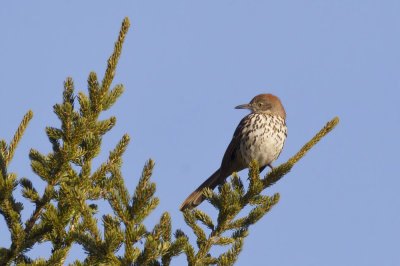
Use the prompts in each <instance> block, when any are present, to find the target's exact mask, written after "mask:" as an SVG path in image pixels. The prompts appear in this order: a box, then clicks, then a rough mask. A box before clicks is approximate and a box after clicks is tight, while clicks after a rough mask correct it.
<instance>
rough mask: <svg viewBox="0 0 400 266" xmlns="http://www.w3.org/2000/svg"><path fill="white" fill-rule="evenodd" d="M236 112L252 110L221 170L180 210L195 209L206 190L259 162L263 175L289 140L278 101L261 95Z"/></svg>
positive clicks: (184, 203) (224, 159)
mask: <svg viewBox="0 0 400 266" xmlns="http://www.w3.org/2000/svg"><path fill="white" fill-rule="evenodd" d="M235 109H249V110H250V111H251V113H250V114H248V115H247V116H245V117H244V118H243V119H242V120H241V121H240V123H239V125H238V126H237V128H236V130H235V132H234V134H233V137H232V140H231V142H230V143H229V145H228V148H227V149H226V151H225V154H224V157H223V159H222V162H221V166H220V168H219V169H218V170H217V171H215V173H214V174H212V175H211V176H210V177H209V178H208V179H207V180H206V181H204V182H203V183H202V184H201V185H200V186H199V187H198V188H197V189H196V190H195V191H193V192H192V193H191V194H190V195H189V196H188V197H187V198H186V200H185V201H184V202H183V203H182V205H181V206H180V208H179V209H180V210H181V211H184V210H185V209H192V208H194V207H197V206H198V205H199V204H200V203H202V202H203V200H204V199H205V197H204V196H203V192H202V191H203V189H204V188H206V187H208V188H210V189H214V188H215V187H217V186H218V185H221V184H223V183H224V182H225V180H226V178H227V177H228V176H230V175H231V174H232V173H233V172H239V171H241V170H243V169H245V168H248V167H249V165H250V163H251V162H252V161H253V160H257V161H258V164H259V166H260V172H262V171H263V170H264V169H265V167H267V166H269V167H270V168H271V169H273V166H272V165H271V163H272V162H274V161H275V160H276V159H277V158H278V156H279V155H280V153H281V151H282V149H283V146H284V144H285V141H286V137H287V127H286V122H285V121H286V112H285V109H284V108H283V105H282V103H281V101H280V99H279V98H278V97H276V96H275V95H273V94H269V93H267V94H259V95H257V96H255V97H254V98H253V99H252V100H251V101H250V103H248V104H242V105H239V106H236V107H235Z"/></svg>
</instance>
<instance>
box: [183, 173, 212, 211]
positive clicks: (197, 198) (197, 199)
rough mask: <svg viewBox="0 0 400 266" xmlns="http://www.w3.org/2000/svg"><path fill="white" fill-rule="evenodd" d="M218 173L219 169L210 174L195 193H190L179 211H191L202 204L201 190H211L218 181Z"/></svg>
mask: <svg viewBox="0 0 400 266" xmlns="http://www.w3.org/2000/svg"><path fill="white" fill-rule="evenodd" d="M219 173H220V171H219V169H218V170H217V171H215V173H214V174H212V175H211V176H210V177H209V178H208V179H207V180H206V181H204V182H203V184H201V185H200V186H199V187H198V188H197V189H196V190H195V191H193V192H192V194H190V195H189V197H187V199H185V201H184V202H183V203H182V205H181V207H180V208H179V209H180V210H181V211H184V210H185V209H188V208H189V209H192V208H194V207H196V206H198V205H199V204H200V203H202V202H203V200H204V196H203V188H206V187H208V188H211V189H214V188H215V187H216V186H217V185H218V184H219V180H220V174H219Z"/></svg>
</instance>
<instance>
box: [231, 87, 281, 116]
mask: <svg viewBox="0 0 400 266" xmlns="http://www.w3.org/2000/svg"><path fill="white" fill-rule="evenodd" d="M235 108H236V109H249V110H250V111H251V112H252V113H269V114H273V115H278V116H280V117H282V118H283V119H286V112H285V109H284V108H283V105H282V103H281V101H280V100H279V98H278V97H276V96H275V95H272V94H269V93H267V94H260V95H257V96H256V97H254V98H253V99H252V100H251V101H250V103H248V104H242V105H239V106H236V107H235Z"/></svg>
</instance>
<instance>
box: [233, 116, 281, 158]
mask: <svg viewBox="0 0 400 266" xmlns="http://www.w3.org/2000/svg"><path fill="white" fill-rule="evenodd" d="M286 135H287V128H286V124H285V121H284V120H283V119H282V118H281V117H279V116H275V115H271V114H257V113H253V114H250V115H249V119H247V123H246V125H244V126H243V131H242V139H241V141H240V152H241V155H242V158H243V159H244V160H245V161H246V163H247V165H248V164H250V162H252V161H253V160H254V159H256V160H257V161H258V163H259V165H260V166H266V165H269V164H270V163H272V162H273V161H275V160H276V158H278V156H279V154H280V153H281V151H282V148H283V145H284V144H285V140H286Z"/></svg>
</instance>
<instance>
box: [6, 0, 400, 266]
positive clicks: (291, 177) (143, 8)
mask: <svg viewBox="0 0 400 266" xmlns="http://www.w3.org/2000/svg"><path fill="white" fill-rule="evenodd" d="M399 11H400V2H399V1H389V0H387V1H377V0H376V1H370V0H363V1H336V0H335V1H315V0H314V1H289V0H288V1H257V0H251V1H237V0H229V1H208V0H206V1H196V2H195V1H120V2H114V3H113V4H110V3H109V1H57V2H55V1H35V2H32V1H19V3H18V4H17V3H14V2H13V3H11V1H10V2H8V3H3V5H2V6H1V8H0V36H1V40H2V41H1V42H0V51H1V63H0V81H1V86H0V99H1V105H0V123H1V125H2V126H1V127H0V138H4V139H6V140H7V141H10V139H11V138H12V136H13V134H14V131H15V130H16V128H17V126H18V124H19V122H20V120H21V118H22V116H23V115H24V114H25V113H26V111H28V110H29V109H32V110H33V112H34V118H33V120H32V121H31V123H30V125H29V128H28V129H27V131H26V134H25V136H24V137H23V139H22V141H21V142H20V145H19V147H18V149H17V152H16V154H15V157H14V160H13V162H12V163H11V165H10V168H9V170H10V171H13V172H16V173H17V174H18V176H19V177H23V176H25V177H28V178H30V179H31V180H32V181H33V183H34V184H35V185H36V186H37V187H38V188H39V190H40V191H43V188H44V184H43V183H42V182H41V181H40V179H39V178H38V177H37V176H35V175H34V174H33V172H32V171H31V169H30V166H29V159H28V152H29V149H30V148H35V149H38V150H39V151H41V152H42V153H48V152H49V151H50V149H51V145H50V144H49V142H48V140H47V138H46V135H45V132H44V128H45V126H59V121H57V119H56V116H55V114H53V113H52V106H53V105H54V104H55V103H58V102H60V101H61V98H62V83H63V81H64V80H65V78H66V77H67V76H71V77H72V78H73V79H74V82H75V87H76V88H77V90H82V91H86V80H87V77H88V74H89V72H90V71H96V72H97V73H98V75H99V76H100V77H102V76H103V73H104V70H105V67H106V60H107V59H108V57H109V55H110V54H111V52H112V49H113V44H114V41H115V40H116V37H117V34H118V31H119V29H120V25H121V22H122V19H123V18H124V17H125V16H128V17H129V18H130V20H131V28H130V30H129V33H128V36H127V38H126V41H125V44H124V48H123V52H122V56H121V59H120V63H119V65H118V68H117V72H116V76H115V79H114V84H118V83H123V84H124V85H125V93H124V94H123V95H122V97H121V98H120V100H119V101H118V102H117V103H116V105H115V106H114V107H113V108H112V109H111V110H110V111H108V112H107V113H106V114H105V115H104V117H107V116H110V115H116V116H117V125H116V126H115V127H114V129H113V130H112V131H111V132H110V133H109V134H108V135H106V136H105V138H104V141H103V149H102V155H101V156H100V157H99V158H98V160H97V161H96V164H97V165H98V164H100V163H101V162H102V160H105V158H106V156H107V155H108V151H109V150H111V149H112V148H113V147H114V146H115V144H116V143H117V142H118V140H119V139H120V137H121V136H122V135H123V134H124V133H128V134H129V135H130V136H131V138H132V141H131V144H130V145H129V147H128V149H127V151H126V153H125V155H124V166H123V169H122V172H123V175H124V178H125V182H126V185H127V186H128V187H129V189H130V191H131V192H132V191H133V189H134V187H135V186H136V184H137V180H138V178H139V176H140V173H141V170H142V167H143V165H144V163H145V161H146V160H147V159H148V158H153V159H154V160H155V162H156V167H155V170H154V175H153V179H152V180H153V181H154V182H156V184H157V193H156V194H157V196H158V197H159V198H160V200H161V203H160V205H159V207H158V208H157V209H156V211H154V212H153V213H152V214H151V216H150V217H149V218H148V220H147V221H146V225H147V226H148V227H149V228H151V227H152V226H153V225H154V224H155V223H156V222H157V221H158V219H159V217H160V215H161V213H162V212H164V211H169V212H170V213H171V216H172V222H173V230H176V229H178V228H182V229H183V230H184V231H185V232H188V233H189V232H190V228H188V227H187V226H186V225H185V223H184V220H183V217H182V215H181V213H180V212H179V210H178V208H179V206H180V204H181V202H182V201H183V200H184V199H185V197H186V196H187V195H188V193H190V192H191V191H192V190H193V189H194V188H196V187H197V186H198V185H199V184H200V183H201V182H202V181H203V180H204V179H206V178H207V177H208V176H209V175H210V174H212V173H213V172H214V171H215V170H216V169H217V168H218V167H219V164H220V162H221V159H222V156H223V153H224V152H225V149H226V147H227V145H228V143H229V141H230V139H231V137H232V134H233V131H234V129H235V128H236V126H237V124H238V122H239V121H240V119H241V118H242V117H243V116H244V115H246V114H247V112H246V111H244V110H235V109H234V107H235V106H236V105H239V104H244V103H247V102H248V101H250V100H251V98H252V97H253V96H255V95H257V94H259V93H273V94H275V95H277V96H278V97H280V99H281V101H282V103H283V105H284V106H285V108H286V113H287V125H288V139H287V142H286V144H285V147H284V150H283V152H282V154H281V156H280V158H279V159H278V160H277V161H276V162H275V163H274V165H279V164H280V163H282V162H285V161H286V160H287V159H288V158H289V157H290V156H292V155H293V154H294V153H295V152H297V151H298V150H299V149H300V148H301V146H302V145H303V144H304V143H305V142H306V141H308V140H309V139H310V138H311V137H312V136H314V134H315V133H316V132H318V130H319V129H320V128H321V127H322V126H323V125H324V124H325V123H326V122H327V121H329V120H330V119H332V118H333V117H335V116H339V117H340V123H339V125H338V127H337V128H336V129H335V130H334V131H333V132H332V133H330V134H329V135H328V136H327V137H326V138H324V139H323V140H322V141H321V142H320V143H319V144H318V145H317V146H315V147H314V148H313V149H312V150H311V151H310V152H309V153H308V154H307V156H306V157H305V158H303V159H302V160H301V161H300V162H299V163H298V164H297V165H296V166H295V167H294V168H293V169H292V172H290V173H289V174H288V175H287V176H285V177H284V178H283V179H282V180H281V181H279V183H277V184H276V185H275V186H273V187H272V188H271V189H269V190H267V191H265V192H264V193H267V194H272V193H274V192H279V193H280V194H281V199H280V202H279V203H278V205H277V206H276V207H274V209H273V210H272V211H271V212H270V213H268V214H267V215H266V216H265V217H264V218H263V219H262V220H261V221H260V222H258V223H257V224H256V225H255V226H253V227H252V228H251V230H250V235H249V237H247V238H246V240H245V245H244V250H243V252H242V254H241V256H240V257H239V260H238V262H237V265H399V264H400V253H399V246H400V243H399V242H400V240H399V239H400V229H399V228H400V227H399V224H400V212H399V208H400V197H399V193H398V189H399V187H400V179H399V173H398V165H399V163H398V158H399V155H398V154H399V153H398V151H399V148H400V141H399V140H398V137H399V135H400V118H399V114H400V107H399V104H398V102H399V100H398V99H399V96H400V93H399V91H400V90H399V85H400V75H399V70H400V52H399V51H400V49H399V47H400V37H399V36H400V17H399V16H398V13H399ZM240 176H241V177H242V178H243V179H245V178H246V176H247V171H246V170H244V171H242V172H241V173H240ZM19 194H20V192H19V190H17V191H16V192H15V195H16V196H18V198H21V197H20V195H19ZM24 203H25V207H26V209H25V210H24V212H23V215H24V216H23V220H25V219H26V218H27V217H29V215H30V213H31V211H32V206H30V205H29V203H28V202H26V201H24ZM200 208H201V209H202V210H204V211H206V212H208V213H211V214H215V212H214V211H213V210H212V208H211V207H210V205H208V204H203V205H201V207H200ZM102 211H104V212H107V211H109V208H108V207H107V206H106V205H104V206H102ZM0 226H1V228H5V222H4V219H3V218H1V219H0ZM3 231H4V230H3ZM5 235H7V233H6V232H4V233H3V237H2V238H1V239H0V245H1V246H6V247H8V246H9V244H10V240H9V235H7V237H4V236H5ZM190 236H191V240H192V243H193V244H194V243H195V242H194V239H195V238H194V236H193V235H190ZM49 252H50V246H49V245H47V244H44V245H42V246H40V247H38V248H37V249H34V250H33V251H31V253H30V254H32V256H33V257H37V256H43V257H46V256H48V254H49ZM82 256H83V251H82V250H81V248H80V247H79V246H78V245H76V246H74V247H73V249H72V251H71V254H70V256H69V257H68V261H69V262H71V261H73V260H74V259H76V258H82ZM185 262H186V260H185V258H184V256H181V257H179V258H177V259H175V260H174V261H173V265H185V264H186V263H185Z"/></svg>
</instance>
